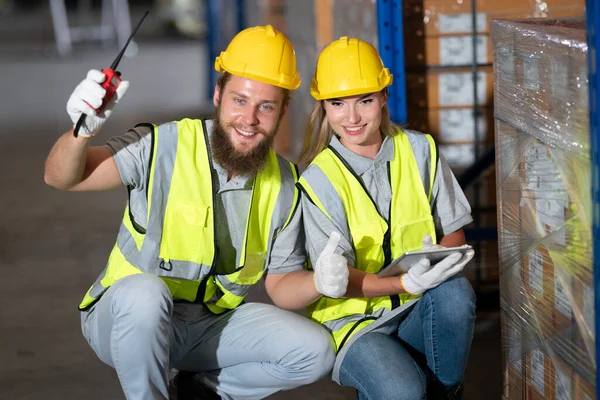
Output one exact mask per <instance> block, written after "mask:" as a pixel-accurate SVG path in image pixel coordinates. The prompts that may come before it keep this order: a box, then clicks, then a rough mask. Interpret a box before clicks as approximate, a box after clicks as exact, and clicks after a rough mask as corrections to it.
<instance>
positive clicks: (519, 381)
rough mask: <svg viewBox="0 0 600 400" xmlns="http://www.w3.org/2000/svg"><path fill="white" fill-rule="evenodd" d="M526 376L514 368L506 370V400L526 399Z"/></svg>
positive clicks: (504, 385)
mask: <svg viewBox="0 0 600 400" xmlns="http://www.w3.org/2000/svg"><path fill="white" fill-rule="evenodd" d="M523 381H524V375H523V374H522V373H520V372H519V371H517V370H516V369H515V367H514V366H512V365H508V366H507V367H506V368H505V370H504V384H503V389H504V390H503V393H502V398H503V399H505V400H515V399H523V398H524V397H525V394H524V392H523V391H524V389H525V385H524V383H523Z"/></svg>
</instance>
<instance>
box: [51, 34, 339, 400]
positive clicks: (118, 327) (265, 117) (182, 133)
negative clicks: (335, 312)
mask: <svg viewBox="0 0 600 400" xmlns="http://www.w3.org/2000/svg"><path fill="white" fill-rule="evenodd" d="M215 68H216V70H217V71H219V72H221V73H222V75H221V77H220V79H219V81H218V83H217V85H216V87H215V92H214V98H213V100H214V104H215V106H216V113H215V116H214V118H213V119H212V120H194V119H184V120H181V121H176V122H170V123H166V124H161V125H158V126H157V125H153V124H139V125H137V126H136V127H135V128H133V129H131V130H129V131H128V132H127V133H125V134H124V135H122V136H119V137H115V138H111V139H110V140H108V142H107V144H106V145H105V146H90V138H91V137H93V136H94V135H96V134H98V132H99V131H100V128H101V127H102V125H103V124H104V123H105V122H106V120H107V119H108V117H109V116H110V115H111V113H112V111H113V108H114V106H115V105H116V104H117V103H118V102H119V100H121V99H122V97H123V96H124V94H125V92H126V91H127V89H128V87H129V82H127V81H123V82H121V83H120V85H119V87H118V89H117V92H116V95H115V97H114V98H113V99H112V100H111V101H110V102H108V104H107V105H106V106H104V107H102V103H103V99H104V96H105V90H104V89H103V88H102V86H101V85H102V83H103V82H104V80H105V79H106V77H105V75H104V74H103V73H102V72H100V71H97V70H92V71H90V72H89V73H88V75H87V78H86V79H84V80H83V81H82V82H81V83H80V84H79V85H78V86H77V87H76V88H75V90H74V91H73V94H72V95H71V97H70V98H69V101H68V102H67V111H68V113H69V115H70V117H71V120H72V122H73V124H76V123H77V121H78V120H79V119H80V117H81V115H82V114H85V115H86V117H85V121H84V123H83V124H82V125H81V127H80V129H79V130H78V132H76V133H77V135H74V131H73V129H71V130H70V131H69V132H67V133H65V134H64V135H63V136H61V137H60V138H59V139H58V141H57V142H56V144H55V145H54V147H53V148H52V150H51V152H50V154H49V156H48V159H47V161H46V169H45V176H44V178H45V181H46V183H47V184H49V185H51V186H54V187H56V188H58V189H62V190H68V191H93V190H108V189H113V188H117V187H121V186H125V187H126V188H127V193H128V203H127V207H126V209H125V213H124V216H123V220H122V222H121V226H120V230H119V233H118V236H117V240H116V243H115V246H114V247H113V249H112V252H111V254H110V255H109V257H108V259H107V262H106V265H105V266H104V270H103V271H102V272H101V274H100V276H99V277H98V279H97V280H96V282H95V283H93V284H92V286H91V287H90V288H89V290H88V291H87V293H85V295H84V297H83V300H82V301H81V303H80V305H79V310H80V314H81V326H82V332H83V335H84V337H85V339H86V340H87V342H88V343H89V345H90V346H91V348H92V349H93V350H94V352H95V353H96V355H97V356H98V357H99V358H100V360H102V361H103V362H105V363H106V364H108V365H110V366H112V367H113V368H114V369H115V370H116V372H117V375H118V378H119V381H120V383H121V386H122V388H123V392H124V394H125V396H126V397H127V398H128V399H143V400H148V399H168V398H169V382H168V373H169V371H171V369H176V370H179V371H185V376H187V377H189V376H190V375H193V382H195V383H196V384H197V385H196V386H195V389H193V390H194V391H196V393H197V394H198V393H199V394H198V395H199V396H203V398H216V397H219V396H220V397H221V398H227V399H231V398H235V399H257V398H264V397H267V396H269V395H270V394H272V393H275V392H277V391H280V390H289V389H292V388H295V387H298V386H301V385H305V384H309V383H312V382H314V381H316V380H318V379H320V378H322V377H324V376H326V375H327V374H328V372H329V370H330V369H331V367H332V365H333V361H334V353H333V347H332V341H331V337H330V335H329V333H328V332H326V331H325V330H324V329H322V328H321V327H319V326H318V325H316V324H314V323H313V322H311V321H309V320H308V319H306V318H304V317H302V316H299V315H297V314H295V313H292V312H289V311H284V310H283V309H281V308H278V307H275V306H272V305H268V304H260V303H245V302H244V297H245V296H246V294H247V293H248V291H249V290H250V288H251V287H252V286H253V285H255V284H256V283H258V282H259V281H260V279H261V278H262V277H263V276H265V275H266V278H265V286H266V288H267V292H268V294H269V296H270V297H271V299H272V300H273V302H274V303H275V304H276V305H278V306H280V307H282V308H286V305H287V304H286V302H288V301H289V300H287V299H288V297H289V293H293V292H294V291H296V290H298V292H302V290H299V289H301V288H299V286H301V285H312V274H311V273H310V272H308V271H304V270H303V265H304V263H305V261H306V254H305V250H304V235H303V233H302V228H301V209H300V208H299V207H298V196H299V193H298V192H297V190H296V186H295V183H296V180H297V171H296V168H295V166H294V165H293V164H290V163H289V162H287V161H286V160H285V159H283V158H282V157H280V156H278V155H277V154H275V153H274V152H273V151H272V150H271V147H272V143H273V138H274V137H275V134H276V133H277V129H278V126H279V123H280V121H281V118H282V116H283V115H284V113H285V112H286V110H287V107H288V101H289V92H290V91H291V90H295V89H296V88H298V86H299V85H300V79H299V74H298V72H297V70H296V58H295V53H294V49H293V47H292V45H291V43H290V42H289V40H288V39H287V38H286V37H285V36H284V35H283V34H281V33H280V32H278V31H276V30H274V29H273V27H271V26H258V27H253V28H248V29H246V30H244V31H242V32H240V33H239V34H238V35H237V36H236V37H235V38H234V39H233V40H232V41H231V43H230V44H229V45H228V47H227V49H226V51H224V52H222V53H221V55H220V56H219V57H217V59H216V61H215ZM290 276H293V277H301V279H287V278H288V277H290ZM284 294H285V295H284ZM82 373H85V372H83V371H82ZM179 376H183V373H180V375H179ZM176 382H177V379H176ZM186 382H187V383H186ZM179 383H180V388H181V387H183V386H190V385H189V380H184V379H183V378H182V379H181V380H180V381H179ZM191 386H194V385H191ZM184 395H186V394H185V393H184V394H182V393H181V391H180V399H181V398H182V397H183V396H184ZM187 395H189V396H188V398H195V397H194V396H195V395H193V394H190V393H187Z"/></svg>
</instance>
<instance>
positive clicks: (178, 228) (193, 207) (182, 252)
mask: <svg viewBox="0 0 600 400" xmlns="http://www.w3.org/2000/svg"><path fill="white" fill-rule="evenodd" d="M209 211H210V209H209V207H208V206H206V205H203V204H194V203H189V202H181V201H178V202H175V203H174V204H170V205H169V207H168V208H167V212H166V214H165V221H164V230H163V235H162V240H161V243H160V254H159V256H160V258H164V259H168V260H170V259H174V260H186V261H192V262H195V263H197V264H207V265H210V264H212V258H213V255H212V254H211V253H212V252H209V251H207V247H206V246H203V243H204V242H205V240H206V239H207V238H208V237H212V231H211V232H208V229H207V219H208V215H209ZM207 246H212V243H207Z"/></svg>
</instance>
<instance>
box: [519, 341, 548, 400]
mask: <svg viewBox="0 0 600 400" xmlns="http://www.w3.org/2000/svg"><path fill="white" fill-rule="evenodd" d="M525 360H526V362H525V365H526V366H525V386H526V389H525V399H527V400H552V399H554V394H555V382H554V380H555V370H554V365H553V363H552V360H551V359H550V357H548V356H547V355H546V354H545V353H544V351H542V350H541V349H539V348H536V349H533V350H532V351H531V352H530V353H529V354H527V356H526V358H525Z"/></svg>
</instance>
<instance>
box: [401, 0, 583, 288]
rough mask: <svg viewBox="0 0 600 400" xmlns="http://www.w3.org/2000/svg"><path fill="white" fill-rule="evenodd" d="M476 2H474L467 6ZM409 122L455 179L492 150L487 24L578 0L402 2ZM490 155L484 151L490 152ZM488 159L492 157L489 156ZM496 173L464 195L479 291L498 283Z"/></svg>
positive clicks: (559, 11) (573, 6) (553, 10)
mask: <svg viewBox="0 0 600 400" xmlns="http://www.w3.org/2000/svg"><path fill="white" fill-rule="evenodd" d="M473 2H475V4H473ZM402 7H403V10H402V11H403V17H404V18H403V19H404V38H405V39H404V43H405V63H406V68H407V75H406V86H407V108H408V123H407V125H408V127H409V128H413V129H416V130H419V131H421V132H427V133H430V134H432V135H433V136H434V137H435V139H436V140H437V142H438V144H439V148H440V151H441V152H442V153H443V154H444V156H445V157H446V159H447V160H448V163H449V164H450V166H451V168H452V169H453V171H454V173H455V175H456V176H458V177H460V176H462V175H463V174H465V173H467V172H468V171H467V168H469V167H470V166H472V165H473V163H475V161H476V160H479V159H482V158H483V157H485V156H486V155H487V154H490V151H493V150H492V148H493V143H494V134H493V131H494V130H493V126H494V116H493V84H494V79H493V78H494V76H493V71H492V61H493V60H492V58H493V57H492V43H491V39H490V22H491V21H492V19H497V18H530V17H535V18H538V17H552V18H556V17H567V16H578V15H584V13H585V1H584V0H544V1H540V0H504V1H497V0H404V1H403V2H402ZM490 155H491V154H490ZM491 158H493V157H491ZM495 188H496V183H495V172H494V171H493V169H488V170H487V171H486V172H485V173H484V175H483V176H481V177H480V178H479V179H478V181H477V183H476V184H474V185H469V186H468V187H467V188H466V190H465V193H466V195H467V198H468V200H469V202H470V203H471V205H472V208H473V218H474V220H475V222H474V223H473V224H472V225H471V226H469V228H480V229H478V230H479V231H481V232H483V233H482V236H484V237H485V239H484V240H482V239H481V238H478V239H477V241H476V242H475V241H474V238H470V242H471V243H473V244H474V245H476V246H477V249H476V250H477V256H476V259H475V262H474V263H473V264H472V268H470V269H469V270H468V271H466V273H467V276H468V277H469V279H470V280H471V282H473V283H474V284H475V285H477V287H476V290H477V291H478V292H481V293H483V292H484V291H485V287H481V286H480V283H483V286H486V284H488V285H487V286H488V287H489V284H492V285H496V286H495V289H494V288H491V289H493V290H497V282H498V252H497V247H498V243H497V241H496V240H495V238H494V237H490V235H489V231H490V230H495V226H496V193H495Z"/></svg>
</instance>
